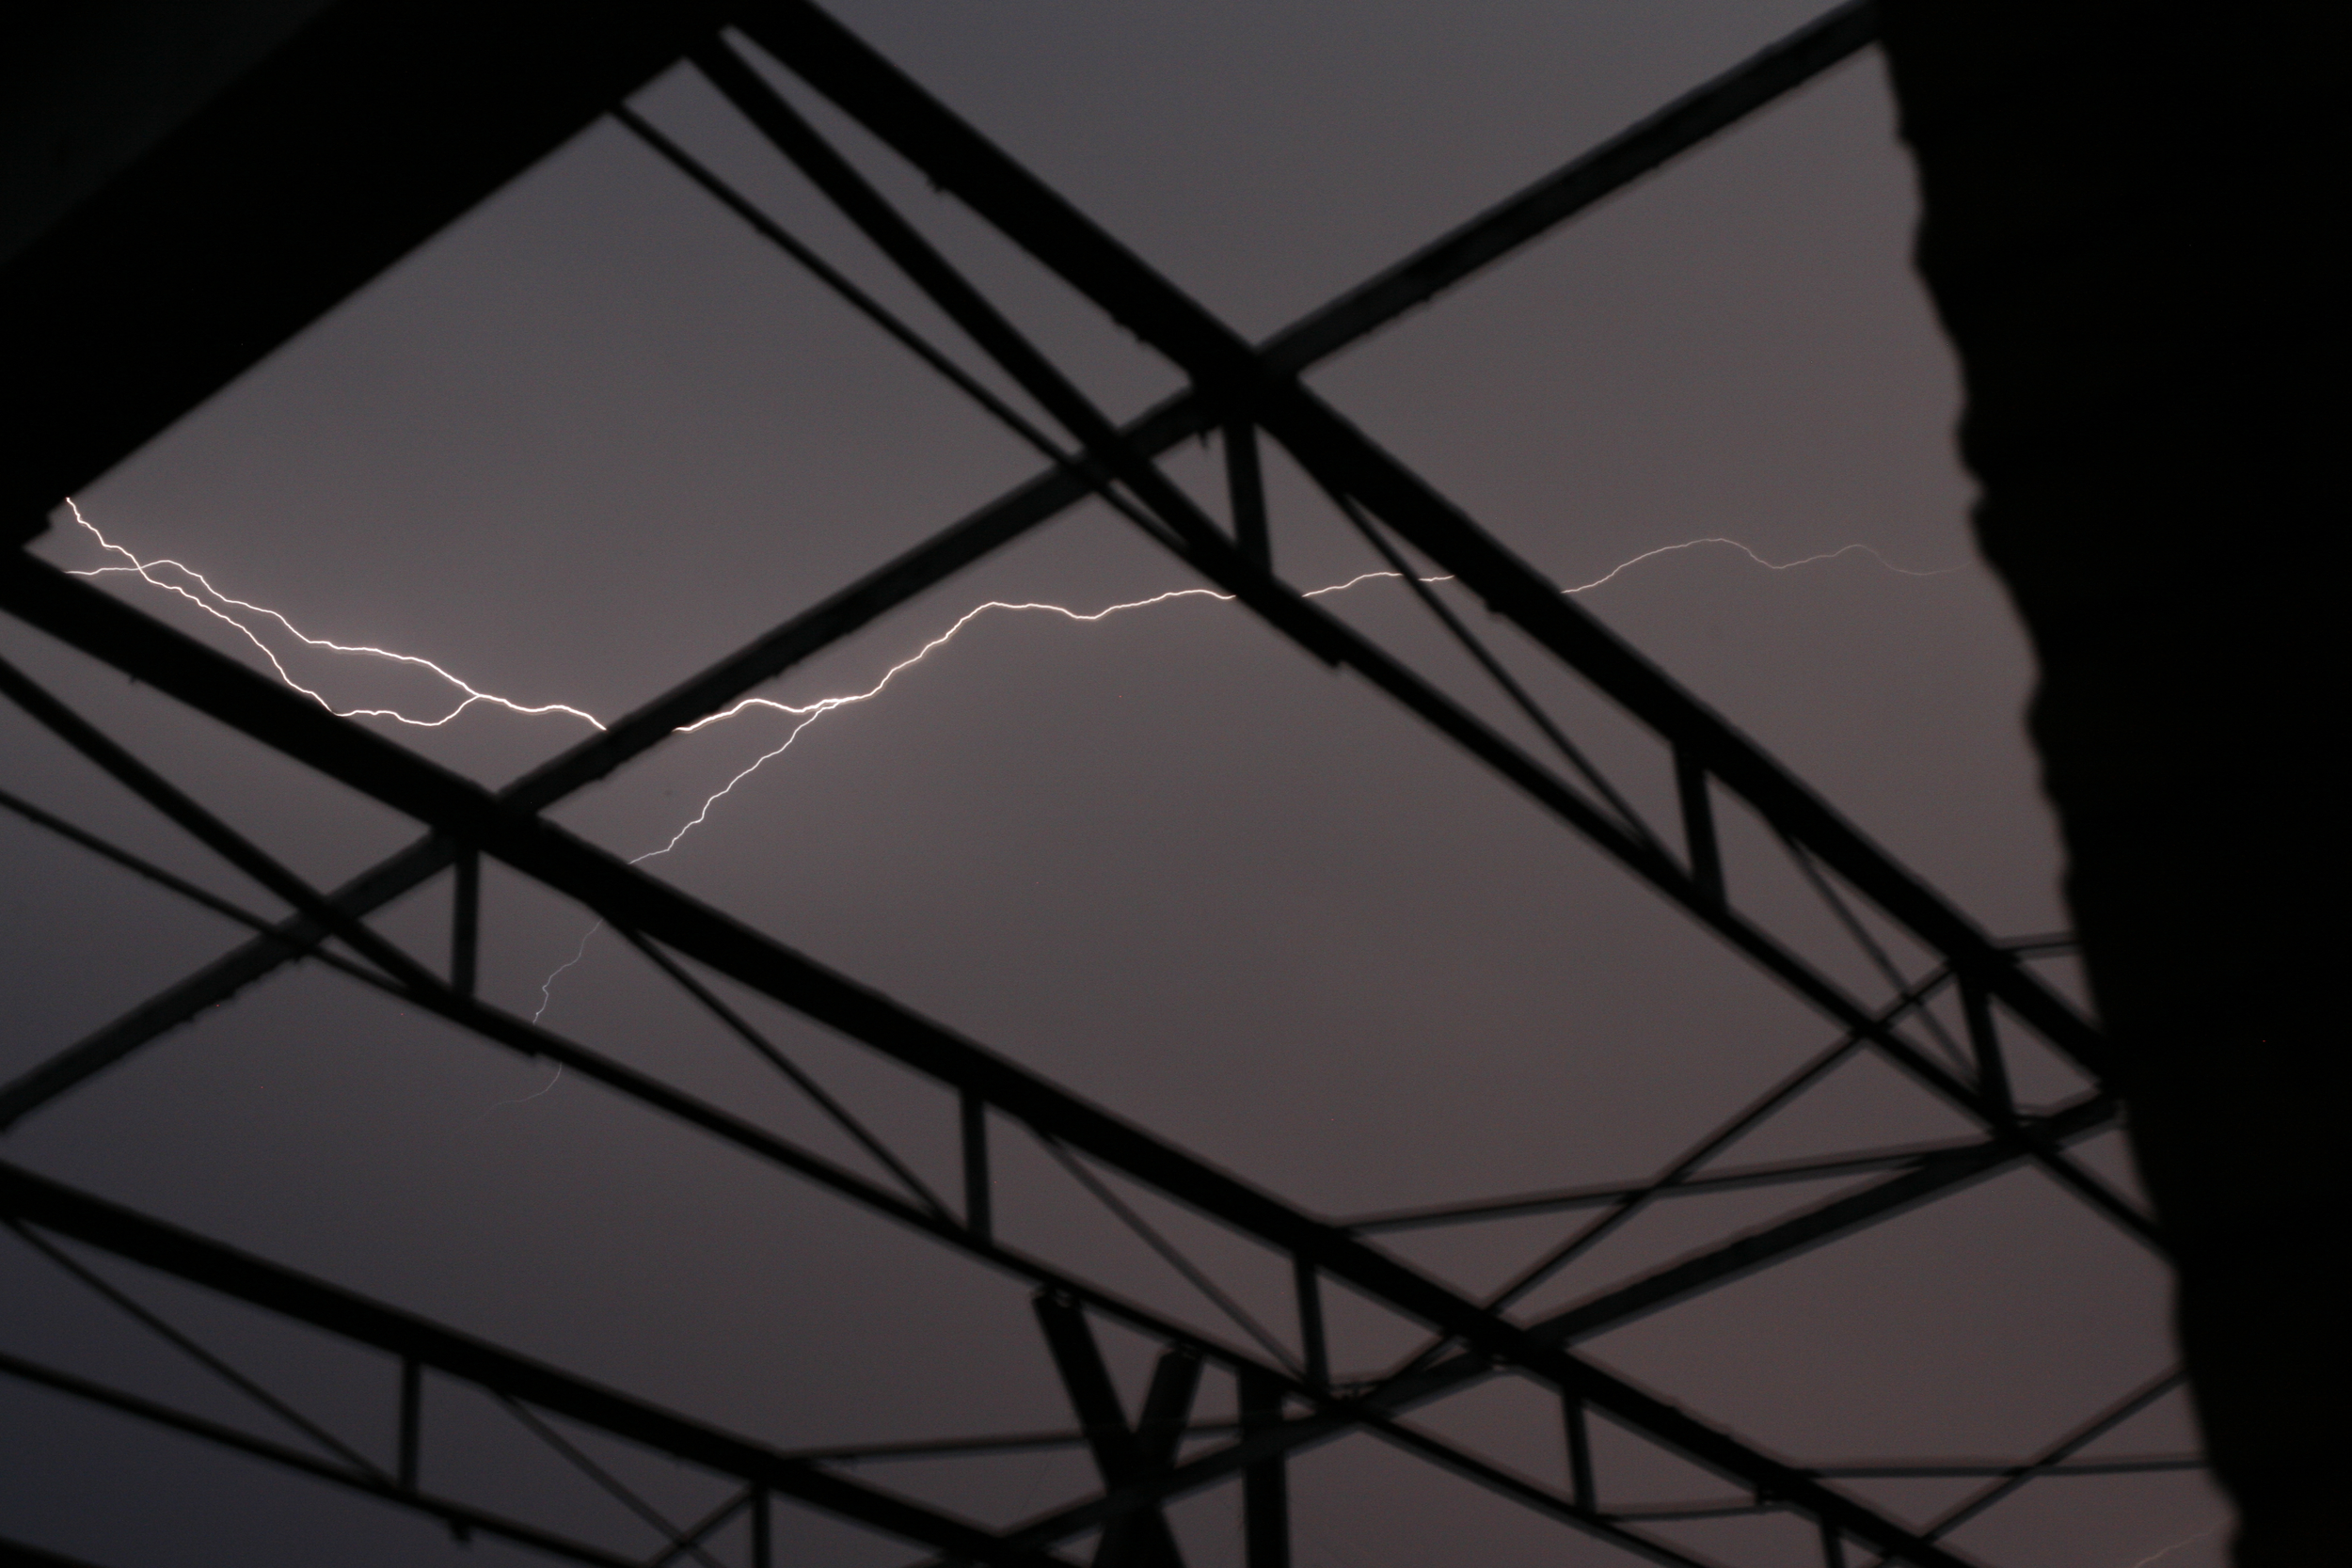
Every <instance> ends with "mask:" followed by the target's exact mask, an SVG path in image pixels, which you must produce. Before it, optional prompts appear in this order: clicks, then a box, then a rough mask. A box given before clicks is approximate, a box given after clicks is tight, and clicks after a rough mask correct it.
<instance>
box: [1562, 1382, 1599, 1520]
mask: <svg viewBox="0 0 2352 1568" xmlns="http://www.w3.org/2000/svg"><path fill="white" fill-rule="evenodd" d="M1560 1414H1561V1417H1562V1418H1563V1420H1564V1421H1565V1424H1566V1426H1567V1429H1568V1490H1569V1492H1570V1494H1571V1495H1572V1496H1574V1497H1575V1498H1576V1506H1577V1507H1578V1508H1580V1509H1582V1510H1583V1511H1584V1512H1585V1513H1598V1512H1599V1511H1600V1501H1599V1498H1598V1497H1597V1493H1596V1488H1595V1487H1594V1485H1593V1432H1592V1427H1591V1424H1590V1422H1589V1420H1588V1418H1587V1417H1586V1415H1585V1412H1584V1402H1583V1401H1582V1400H1581V1399H1578V1398H1577V1397H1576V1396H1575V1395H1573V1394H1569V1395H1565V1396H1564V1397H1563V1398H1562V1399H1561V1401H1560Z"/></svg>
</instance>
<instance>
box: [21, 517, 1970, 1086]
mask: <svg viewBox="0 0 2352 1568" xmlns="http://www.w3.org/2000/svg"><path fill="white" fill-rule="evenodd" d="M66 506H67V508H68V509H69V510H70V511H71V512H72V515H73V520H74V521H75V522H76V523H78V524H80V525H81V526H82V527H83V528H84V529H85V530H87V531H88V533H89V535H90V537H91V538H92V539H95V540H96V541H97V542H98V545H99V546H100V548H102V549H103V550H105V551H106V552H107V553H109V554H110V555H115V556H119V557H121V558H122V560H123V561H124V562H127V563H128V564H124V565H109V566H99V567H92V568H87V569H83V570H80V571H77V572H75V573H74V575H75V576H76V577H85V578H101V577H107V576H111V575H114V574H117V573H128V574H131V575H134V576H135V577H137V578H139V579H140V580H141V581H143V582H145V583H147V584H148V585H150V586H151V587H153V588H158V589H161V590H162V591H163V592H165V593H167V594H178V595H179V596H180V597H181V598H183V599H185V600H187V601H188V602H189V603H191V604H193V605H195V606H196V607H197V608H198V609H199V610H203V611H204V612H205V613H206V614H208V615H211V616H212V617H214V618H215V620H218V621H221V622H224V623H226V624H227V625H229V626H233V627H235V628H236V630H237V631H238V632H239V633H240V634H241V635H243V636H244V638H245V639H246V641H249V642H251V643H252V644H253V646H254V647H255V648H257V649H259V650H260V651H261V654H262V657H264V658H266V659H268V660H269V664H270V668H271V669H273V670H275V671H276V672H277V673H278V679H279V680H281V681H283V682H284V683H285V684H286V685H287V686H289V687H291V688H293V689H294V690H296V691H299V692H301V693H302V694H303V695H304V696H306V697H309V698H310V699H311V700H312V701H313V702H316V703H317V704H318V705H320V706H321V707H323V708H326V710H327V711H328V712H329V713H333V714H337V715H339V716H340V717H342V718H346V719H390V720H393V721H396V722H399V723H403V724H409V725H414V726H416V727H417V728H420V729H437V728H439V727H440V726H442V725H444V724H447V723H449V722H450V721H452V720H453V719H455V718H456V717H457V716H458V715H459V714H461V713H463V712H465V711H466V710H467V709H468V708H469V707H472V706H473V705H476V704H485V705H490V706H494V707H501V708H504V709H506V710H507V711H508V712H510V713H514V714H518V715H520V716H522V717H524V718H538V717H543V716H546V715H550V714H563V715H567V716H569V717H570V718H573V719H577V720H579V721H581V722H583V723H586V724H589V725H592V726H594V727H595V728H596V729H598V730H601V729H603V728H604V727H605V726H604V724H603V722H602V721H599V720H598V719H597V718H596V716H595V715H594V714H592V713H589V712H587V711H586V710H585V709H582V708H577V707H573V706H571V705H568V704H564V703H542V704H539V705H530V704H525V703H519V702H516V701H515V700H514V699H512V698H508V697H501V696H500V695H498V694H497V693H495V692H490V691H484V690H481V689H477V688H475V687H473V686H471V685H469V683H468V682H466V681H465V680H463V679H461V678H459V677H458V676H457V675H455V674H453V673H451V672H450V671H448V670H446V669H444V668H442V667H441V666H440V665H438V664H437V663H435V662H434V661H433V660H431V659H429V658H423V657H419V656H417V655H415V654H403V653H395V652H393V651H392V650H390V649H389V648H376V647H369V646H365V645H354V644H347V643H342V642H335V641H328V640H327V639H326V638H322V637H312V636H310V635H309V634H307V633H306V632H304V631H303V630H302V629H301V628H299V627H298V626H295V625H294V623H293V622H292V621H291V620H289V619H287V618H286V616H284V615H283V614H281V613H279V612H278V611H277V610H271V609H269V608H268V607H266V606H264V605H257V604H253V603H250V602H248V601H246V600H244V599H239V598H233V597H231V596H230V595H229V594H225V593H223V592H221V591H220V590H219V589H217V588H215V587H214V586H213V583H212V581H211V580H210V579H209V578H206V577H205V576H204V575H203V574H202V573H201V572H199V571H197V570H196V569H195V568H194V567H191V566H188V565H186V564H185V563H184V562H179V561H173V560H169V559H161V560H156V561H142V560H140V559H139V558H138V557H137V556H136V555H135V554H133V553H132V552H131V551H130V550H128V549H125V548H124V547H123V546H120V545H118V544H116V543H114V542H113V541H112V540H110V539H108V538H107V537H106V536H105V535H104V534H103V533H101V532H100V531H98V529H97V527H96V526H95V525H94V524H92V523H91V522H90V520H89V519H88V518H87V517H86V516H84V515H82V509H81V508H80V507H79V506H78V505H76V504H75V503H74V502H73V501H72V500H71V499H69V500H68V501H67V502H66ZM1708 546H1717V547H1722V548H1726V549H1733V550H1738V551H1739V552H1740V554H1742V555H1744V556H1746V557H1747V558H1748V559H1749V560H1750V561H1752V562H1755V563H1756V565H1758V566H1761V567H1763V568H1765V569H1766V570H1767V571H1772V572H1788V571H1794V570H1795V569H1796V568H1798V567H1800V566H1810V565H1814V564H1816V563H1818V562H1825V561H1836V560H1838V559H1840V558H1841V557H1844V556H1849V555H1855V554H1861V555H1867V556H1868V557H1869V558H1870V559H1871V560H1872V561H1875V562H1878V564H1879V565H1880V566H1882V567H1883V568H1884V569H1886V570H1887V571H1889V572H1894V573H1897V574H1899V575H1900V576H1903V577H1913V578H1929V577H1942V576H1944V575H1945V574H1947V573H1949V572H1955V571H1958V570H1959V569H1960V568H1958V567H1956V566H1945V567H1938V568H1936V569H1934V570H1932V571H1919V570H1915V569H1914V568H1912V567H1908V566H1899V565H1897V564H1896V563H1895V562H1892V561H1889V560H1888V559H1887V558H1886V557H1885V556H1884V555H1883V554H1881V553H1880V552H1879V551H1878V550H1876V549H1874V548H1873V547H1871V546H1868V545H1862V544H1854V545H1847V546H1842V547H1840V548H1838V549H1835V550H1825V551H1823V552H1821V553H1820V554H1818V555H1808V556H1803V557H1800V558H1798V559H1797V560H1794V561H1771V560H1767V559H1766V558H1765V557H1764V556H1762V555H1760V554H1758V553H1757V552H1756V550H1755V549H1753V548H1751V547H1750V546H1747V545H1745V544H1742V543H1741V542H1740V541H1739V540H1737V539H1727V538H1724V537H1721V536H1720V535H1712V534H1710V535H1708V536H1706V537H1703V538H1698V539H1686V540H1683V541H1682V542H1681V543H1679V544H1674V545H1661V546H1658V547H1657V548H1655V549H1649V550H1644V551H1643V552H1642V553H1641V554H1639V555H1636V556H1633V557H1631V558H1629V559H1628V560H1626V561H1622V562H1618V563H1617V564H1616V565H1615V566H1613V567H1611V568H1610V569H1609V570H1608V571H1607V572H1605V573H1603V574H1602V575H1601V576H1599V577H1597V578H1594V579H1593V580H1592V581H1590V582H1584V583H1579V584H1577V585H1576V586H1574V587H1572V588H1565V589H1563V590H1561V592H1562V593H1564V594H1589V593H1591V592H1592V591H1593V590H1594V589H1597V588H1600V587H1603V586H1605V585H1607V584H1609V583H1611V582H1613V581H1615V580H1616V579H1617V578H1619V577H1621V576H1623V575H1624V574H1625V573H1627V572H1629V571H1631V570H1632V569H1633V568H1635V567H1637V566H1640V565H1642V564H1643V563H1644V562H1650V561H1655V560H1657V559H1659V558H1660V557H1661V556H1669V555H1677V554H1680V553H1682V552H1684V551H1688V550H1695V549H1701V548H1705V547H1708ZM159 571H169V572H172V573H176V574H178V576H179V577H180V578H184V579H185V581H187V582H192V583H194V584H196V587H195V588H194V589H191V588H188V587H186V586H183V582H181V581H176V580H167V578H162V577H158V576H157V575H156V574H157V573H158V572H159ZM1401 576H1402V574H1400V573H1397V572H1391V571H1380V572H1359V573H1358V574H1357V575H1356V576H1354V577H1352V578H1347V579H1346V580H1345V581H1343V582H1334V583H1330V584H1327V585H1326V586H1324V587H1322V588H1313V589H1309V590H1308V591H1307V592H1306V593H1305V594H1303V595H1302V596H1303V597H1306V598H1310V599H1316V598H1322V597H1325V596H1326V595H1328V594H1344V593H1346V592H1348V591H1349V590H1350V589H1353V588H1356V587H1359V586H1360V585H1361V584H1363V583H1367V582H1373V581H1376V580H1381V579H1395V578H1400V577H1401ZM1421 580H1422V582H1425V583H1438V582H1451V581H1452V580H1453V578H1451V577H1450V576H1437V577H1426V578H1422V579H1421ZM1183 599H1214V600H1216V601H1217V602H1219V603H1226V604H1230V603H1232V599H1233V595H1232V594H1226V593H1220V592H1219V591H1217V590H1216V589H1214V588H1175V589H1170V590H1169V591H1168V592H1167V593H1165V594H1152V596H1151V597H1149V598H1142V599H1130V600H1127V601H1125V602H1124V603H1120V604H1114V605H1106V606H1104V608H1103V609H1101V610H1073V609H1071V608H1070V607H1069V606H1068V605H1058V604H1042V603H1037V602H1032V601H1015V600H1009V599H991V600H989V601H988V602H987V603H985V604H979V605H975V606H973V607H972V608H971V609H970V610H965V611H964V612H963V613H962V614H961V615H960V616H958V617H957V618H956V620H955V622H954V623H953V624H952V625H950V626H948V627H947V629H946V630H945V631H943V632H941V633H939V634H938V635H937V636H935V637H933V638H931V639H930V641H927V642H925V643H924V644H923V645H922V646H921V647H919V648H917V649H916V650H915V651H914V653H912V654H910V655H908V656H907V657H905V658H902V659H900V660H899V661H898V663H896V664H893V665H892V666H891V667H890V668H889V669H888V670H886V671H884V672H883V673H882V678H881V679H879V680H877V681H875V682H874V683H873V685H871V686H869V687H867V688H866V689H864V690H863V691H850V692H844V693H842V694H840V695H838V696H832V697H819V698H818V699H817V700H816V701H815V702H812V703H806V704H800V705H795V704H790V703H781V702H777V701H776V700H774V699H773V698H770V697H746V698H744V699H743V700H742V701H740V702H738V703H736V704H734V705H731V706H729V707H725V708H722V709H720V710H719V711H718V712H716V713H713V714H710V715H708V716H707V717H705V718H702V719H698V720H696V721H694V722H692V723H691V724H682V725H680V726H679V727H678V729H677V731H676V733H677V734H680V735H695V734H699V733H701V732H702V731H703V730H706V729H708V728H709V727H711V726H712V725H715V724H722V723H725V722H727V721H730V720H734V719H738V718H740V717H742V716H743V715H745V714H749V713H756V712H761V711H767V712H771V713H776V714H780V715H782V716H784V717H785V718H786V719H787V720H788V721H790V722H789V724H788V726H787V729H786V730H785V734H784V738H783V739H782V740H780V741H778V742H777V743H776V744H775V745H774V746H772V747H771V748H770V749H769V750H768V751H766V752H762V753H760V755H759V756H757V757H756V758H755V759H754V760H753V761H752V762H751V763H750V764H749V765H748V766H746V767H744V768H742V769H740V770H739V771H738V772H737V773H736V774H735V775H734V776H733V777H732V778H730V779H728V780H727V782H726V783H725V784H722V785H721V786H720V787H719V788H718V789H716V790H714V791H712V792H711V794H710V795H709V796H708V797H707V799H706V800H704V801H703V803H702V807H701V809H700V810H698V811H696V812H695V813H694V815H693V816H691V817H689V818H688V819H687V820H686V821H685V822H684V823H683V824H682V825H680V826H679V828H678V829H677V831H676V832H674V833H672V834H671V835H670V836H669V838H668V840H667V841H666V842H664V843H663V844H662V845H661V846H660V847H659V848H655V849H648V850H646V851H645V852H644V854H642V855H637V856H634V857H632V858H631V860H630V863H631V864H632V865H635V864H642V863H644V862H646V861H649V860H653V859H656V858H658V857H660V856H662V855H666V854H669V853H670V852H671V851H672V850H674V849H675V848H676V847H678V845H679V844H680V843H682V842H683V841H684V840H685V838H686V835H687V834H689V833H691V832H693V831H694V830H695V829H697V828H699V827H701V826H703V825H704V824H705V823H706V822H707V821H709V819H710V814H711V812H712V810H713V809H714V808H715V807H717V805H718V804H719V802H720V801H722V800H725V799H726V798H727V797H728V796H729V795H731V794H733V793H734V791H735V788H736V786H737V785H738V784H741V783H742V782H743V781H744V780H746V779H748V778H750V777H751V776H752V775H753V774H755V773H756V772H758V771H759V770H760V769H761V768H765V767H766V766H767V765H768V764H769V763H771V762H773V761H774V760H775V759H776V758H778V757H780V756H782V755H783V754H784V753H785V752H788V751H790V750H791V749H792V746H793V743H794V742H795V741H797V740H799V739H800V738H801V736H803V734H805V733H806V732H807V730H808V727H809V726H810V725H811V724H814V723H816V722H817V721H818V720H819V719H822V718H824V717H825V716H826V715H827V714H829V713H835V712H838V711H840V710H841V709H843V708H845V707H853V706H856V705H859V704H861V703H869V702H872V701H873V700H874V699H875V698H877V697H879V696H881V695H882V692H883V691H885V690H887V689H889V687H890V684H891V683H892V682H893V681H895V680H897V679H898V677H899V676H900V675H902V674H904V673H906V672H907V671H909V670H912V669H914V667H915V666H916V665H918V664H920V663H922V662H923V661H924V660H925V659H927V658H929V657H931V655H933V654H934V653H937V652H938V651H939V650H940V649H942V648H944V647H946V645H947V644H948V643H949V642H951V641H954V640H955V639H956V637H957V636H958V634H960V633H961V632H962V630H963V629H964V628H965V627H966V626H970V625H971V624H972V623H973V622H975V621H977V620H978V619H980V618H981V617H982V616H984V615H991V614H996V613H1003V614H1009V615H1022V614H1037V615H1058V616H1060V617H1061V618H1062V619H1064V620H1066V621H1070V622H1073V623H1076V624H1078V625H1082V626H1091V625H1093V624H1095V623H1097V622H1100V621H1105V620H1108V619H1109V618H1110V617H1111V616H1114V615H1124V614H1126V613H1128V612H1130V611H1132V610H1151V609H1154V608H1156V607H1158V606H1160V605H1166V604H1172V603H1175V602H1177V601H1178V600H1183ZM238 611H243V612H245V614H246V615H249V616H251V617H254V618H255V619H258V620H265V621H271V622H275V623H277V625H278V626H280V627H282V628H283V629H284V630H285V632H286V633H287V634H288V635H289V636H291V637H293V638H294V639H295V640H296V641H299V642H301V643H302V644H303V645H305V646H306V647H310V648H314V649H318V650H321V651H323V652H326V653H332V654H349V655H355V656H358V657H364V658H373V659H382V660H385V661H388V662H390V663H394V664H403V665H408V666H412V667H414V668H417V669H421V670H427V671H430V672H431V673H433V674H435V675H436V676H437V677H439V678H440V679H441V680H442V681H444V682H446V683H447V684H448V685H449V686H450V687H451V688H452V689H454V690H455V691H456V692H458V693H462V695H461V696H460V697H459V698H458V700H457V702H456V704H455V705H454V706H453V707H452V708H451V709H450V710H449V711H448V712H446V713H444V714H442V715H441V716H440V717H439V718H437V719H423V718H416V717H412V716H411V715H409V714H406V713H403V712H401V711H400V710H398V709H396V708H373V707H357V708H339V707H336V706H335V705H333V704H332V703H330V702H328V701H327V700H326V697H325V696H324V695H322V694H321V693H319V692H317V691H314V690H312V689H310V688H309V687H307V686H304V685H303V684H302V683H301V682H299V681H297V680H295V679H294V676H293V675H292V674H291V673H289V672H288V671H287V669H286V667H285V665H284V664H283V663H281V662H280V661H279V659H278V655H277V653H276V652H275V651H273V650H272V649H271V647H270V645H269V643H268V642H267V641H263V639H262V636H261V634H260V633H259V632H258V631H256V630H255V629H254V627H253V626H252V625H251V624H249V623H248V622H247V621H246V619H243V618H241V617H240V615H239V614H238V613H236V612H238ZM603 928H604V923H603V922H602V921H598V922H596V924H595V925H594V926H591V927H589V928H588V930H587V931H586V932H585V933H584V934H583V935H582V936H581V937H580V946H579V949H578V950H577V951H576V952H574V953H573V955H572V956H571V958H568V959H566V960H565V961H564V962H563V963H562V964H559V965H557V966H556V968H555V969H554V970H553V971H552V972H551V973H550V974H548V977H547V979H546V980H544V981H543V982H541V984H540V988H539V1009H538V1011H537V1012H535V1013H533V1014H532V1021H533V1022H536V1021H537V1020H538V1019H540V1018H541V1017H543V1016H544V1015H545V1014H546V1013H547V1010H548V1008H549V1007H550V1006H553V1005H554V987H555V982H556V980H557V978H558V977H559V976H561V975H562V974H564V972H565V971H566V970H569V969H572V968H574V967H576V966H577V965H578V964H580V961H581V960H582V959H584V958H586V957H587V956H588V943H589V942H590V940H591V939H592V938H594V937H595V936H596V933H597V932H598V931H600V930H602V929H603ZM559 1075H560V1074H559ZM554 1086H555V1080H553V1079H550V1080H549V1081H548V1085H547V1087H548V1088H553V1087H554ZM546 1092H547V1089H541V1090H540V1091H539V1093H540V1094H545V1093H546ZM524 1098H525V1099H527V1100H535V1099H537V1098H538V1095H528V1096H525V1097H524ZM507 1103H510V1104H519V1103H521V1101H508V1102H507Z"/></svg>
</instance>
